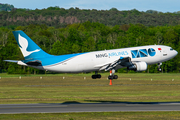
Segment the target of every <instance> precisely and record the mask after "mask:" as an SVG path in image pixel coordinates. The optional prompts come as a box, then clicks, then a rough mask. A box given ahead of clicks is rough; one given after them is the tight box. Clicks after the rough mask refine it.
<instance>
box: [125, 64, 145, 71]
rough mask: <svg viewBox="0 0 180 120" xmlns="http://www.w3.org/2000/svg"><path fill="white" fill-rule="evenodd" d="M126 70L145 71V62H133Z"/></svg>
mask: <svg viewBox="0 0 180 120" xmlns="http://www.w3.org/2000/svg"><path fill="white" fill-rule="evenodd" d="M127 69H128V70H134V71H145V70H147V63H146V62H134V63H133V64H132V65H131V66H129V67H127Z"/></svg>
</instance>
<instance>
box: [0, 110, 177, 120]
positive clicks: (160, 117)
mask: <svg viewBox="0 0 180 120" xmlns="http://www.w3.org/2000/svg"><path fill="white" fill-rule="evenodd" d="M0 119H1V120H12V119H13V120H179V119H180V112H179V111H173V112H91V113H47V114H45V113H39V114H9V115H7V114H2V115H0Z"/></svg>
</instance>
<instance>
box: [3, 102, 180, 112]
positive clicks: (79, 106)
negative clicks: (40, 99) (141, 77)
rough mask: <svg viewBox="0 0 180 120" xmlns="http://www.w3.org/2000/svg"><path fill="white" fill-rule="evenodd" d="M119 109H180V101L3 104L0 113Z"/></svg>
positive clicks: (111, 110) (113, 110) (105, 110)
mask: <svg viewBox="0 0 180 120" xmlns="http://www.w3.org/2000/svg"><path fill="white" fill-rule="evenodd" d="M117 111H180V103H179V102H171V103H170V102H150V103H149V102H147V103H146V102H140V103H138V102H118V103H42V104H1V105H0V114H16V113H68V112H117Z"/></svg>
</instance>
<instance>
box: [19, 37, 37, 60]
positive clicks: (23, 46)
mask: <svg viewBox="0 0 180 120" xmlns="http://www.w3.org/2000/svg"><path fill="white" fill-rule="evenodd" d="M18 38H19V39H18V40H19V41H18V42H19V45H20V46H19V47H20V49H21V51H22V53H23V55H24V57H27V56H29V55H30V54H32V53H34V52H39V51H40V49H36V50H34V51H27V48H28V41H27V39H26V38H24V37H22V36H21V35H20V34H19V36H18Z"/></svg>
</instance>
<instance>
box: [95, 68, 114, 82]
mask: <svg viewBox="0 0 180 120" xmlns="http://www.w3.org/2000/svg"><path fill="white" fill-rule="evenodd" d="M114 73H115V70H114V69H112V70H110V75H109V76H108V79H109V80H110V82H109V85H112V80H113V79H118V76H117V75H114ZM97 78H98V79H100V78H101V75H100V74H98V72H97V71H96V72H95V75H92V79H97Z"/></svg>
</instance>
